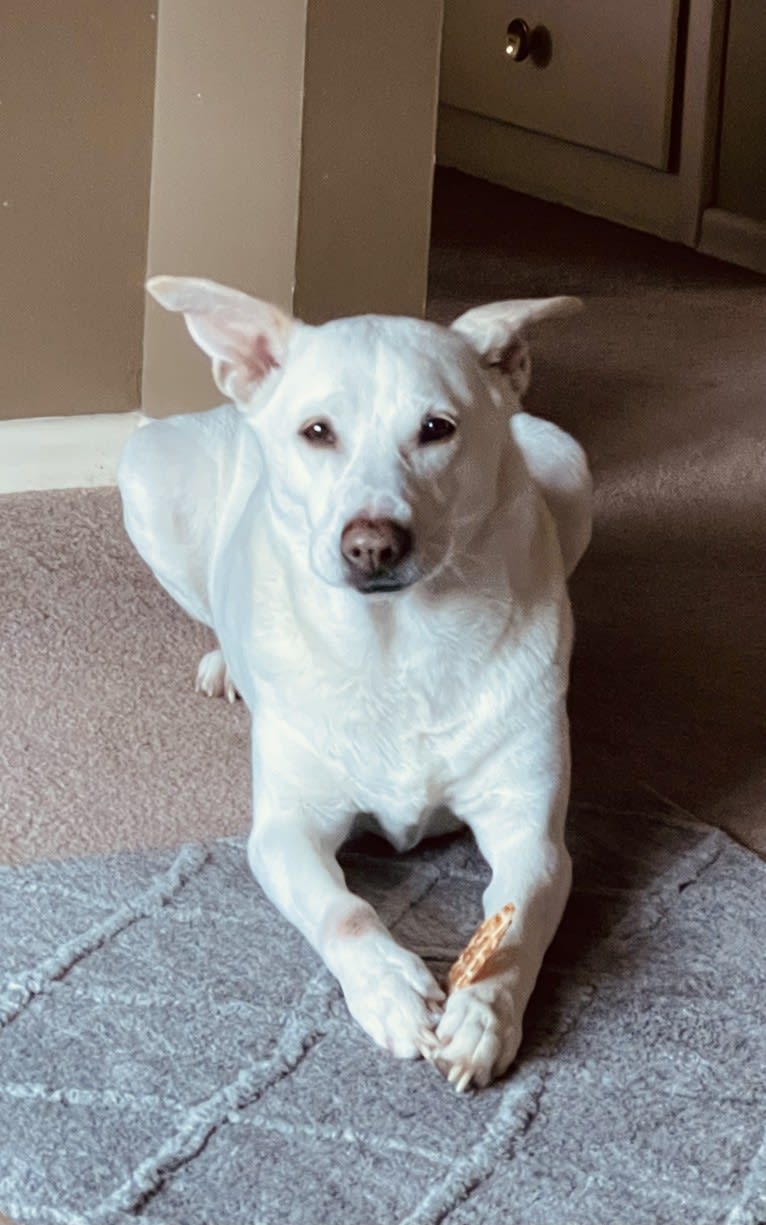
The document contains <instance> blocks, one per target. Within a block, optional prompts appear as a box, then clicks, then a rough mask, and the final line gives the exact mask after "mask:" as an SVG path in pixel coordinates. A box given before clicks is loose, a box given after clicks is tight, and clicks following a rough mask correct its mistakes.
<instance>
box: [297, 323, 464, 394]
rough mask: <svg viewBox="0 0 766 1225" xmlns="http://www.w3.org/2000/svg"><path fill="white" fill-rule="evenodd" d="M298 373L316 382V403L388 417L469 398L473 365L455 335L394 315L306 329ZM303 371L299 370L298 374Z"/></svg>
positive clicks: (299, 352) (300, 352)
mask: <svg viewBox="0 0 766 1225" xmlns="http://www.w3.org/2000/svg"><path fill="white" fill-rule="evenodd" d="M292 358H293V365H294V373H295V375H296V377H297V376H298V375H300V377H301V379H304V378H305V379H306V380H312V381H315V382H314V386H315V391H316V396H315V398H316V399H321V398H324V396H325V395H328V396H329V395H330V394H332V392H333V391H337V392H338V398H339V400H340V399H341V398H347V399H348V401H349V402H350V404H352V405H355V406H356V407H360V408H361V407H363V405H364V403H365V402H369V399H370V396H371V393H374V401H375V403H374V406H372V405H371V406H370V407H374V409H375V410H376V411H377V412H379V413H380V414H381V416H382V417H385V416H386V415H387V413H389V412H391V411H392V410H395V411H398V412H401V410H402V406H404V405H408V404H414V403H415V402H416V401H417V402H418V406H419V407H420V408H425V407H428V406H430V405H432V403H433V401H436V404H437V405H438V403H439V402H444V401H447V402H454V401H455V400H461V399H467V398H470V395H471V385H470V384H471V379H470V377H467V375H469V376H470V375H472V374H473V373H474V370H473V368H475V367H476V363H475V361H474V360H473V359H472V358H471V357H470V350H469V349H468V346H466V345H465V343H464V342H463V341H462V340H461V338H460V337H458V336H457V335H456V334H454V333H451V332H449V331H448V330H447V329H445V328H442V327H439V326H438V325H436V324H433V323H428V322H425V321H423V320H419V319H407V318H399V317H396V316H391V317H389V316H382V315H360V316H356V317H353V318H350V319H338V320H333V321H331V322H330V323H325V324H322V326H321V327H318V328H312V329H307V330H306V332H305V333H303V335H302V336H301V337H300V343H299V344H297V345H296V346H295V349H294V350H293V354H292ZM299 367H300V369H299Z"/></svg>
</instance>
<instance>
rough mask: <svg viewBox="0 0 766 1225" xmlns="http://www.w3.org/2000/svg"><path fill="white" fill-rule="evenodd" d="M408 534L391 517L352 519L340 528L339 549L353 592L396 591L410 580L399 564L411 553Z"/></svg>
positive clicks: (408, 531)
mask: <svg viewBox="0 0 766 1225" xmlns="http://www.w3.org/2000/svg"><path fill="white" fill-rule="evenodd" d="M412 543H413V542H412V533H411V532H410V530H409V528H406V527H405V526H404V525H403V524H401V523H396V522H395V520H393V519H365V518H357V519H353V520H352V521H351V523H347V524H346V526H345V528H344V529H343V534H342V536H341V539H340V551H341V554H342V556H343V560H344V562H345V566H346V574H347V577H348V580H349V582H350V583H352V584H353V586H354V587H356V589H357V591H361V592H364V593H365V594H371V593H372V592H384V591H399V590H400V589H401V588H402V587H407V586H409V584H410V583H411V582H412V576H411V575H408V576H406V577H405V575H404V574H403V573H402V570H401V564H402V562H404V561H405V560H406V559H407V558H408V557H409V555H410V553H411V552H412Z"/></svg>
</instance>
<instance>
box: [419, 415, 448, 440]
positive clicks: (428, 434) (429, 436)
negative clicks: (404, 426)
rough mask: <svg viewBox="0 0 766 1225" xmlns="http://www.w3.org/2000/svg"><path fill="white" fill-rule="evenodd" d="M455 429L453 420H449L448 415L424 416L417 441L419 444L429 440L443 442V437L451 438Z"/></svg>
mask: <svg viewBox="0 0 766 1225" xmlns="http://www.w3.org/2000/svg"><path fill="white" fill-rule="evenodd" d="M456 429H457V426H456V425H455V422H454V421H450V419H449V417H426V419H425V421H424V422H423V424H422V425H421V427H420V435H419V437H418V442H419V443H420V445H421V446H425V445H426V444H427V443H429V442H443V441H444V440H445V438H451V437H452V435H453V434H454V433H455V430H456Z"/></svg>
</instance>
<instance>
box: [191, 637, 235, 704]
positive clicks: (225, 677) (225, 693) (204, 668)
mask: <svg viewBox="0 0 766 1225" xmlns="http://www.w3.org/2000/svg"><path fill="white" fill-rule="evenodd" d="M194 688H195V690H196V691H197V693H204V694H205V697H208V698H223V697H225V698H226V701H227V702H236V700H237V690H236V687H235V685H234V681H233V680H232V679H231V674H230V672H229V669H228V667H227V666H226V660H225V659H224V657H223V651H220V650H216V651H208V653H207V655H203V656H202V659H201V660H200V662H199V667H198V668H197V680H196V682H195V685H194Z"/></svg>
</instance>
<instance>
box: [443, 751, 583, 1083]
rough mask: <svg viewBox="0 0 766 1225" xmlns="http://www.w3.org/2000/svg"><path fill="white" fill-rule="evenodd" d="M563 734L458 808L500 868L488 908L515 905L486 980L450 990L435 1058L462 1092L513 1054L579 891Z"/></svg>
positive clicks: (480, 784)
mask: <svg viewBox="0 0 766 1225" xmlns="http://www.w3.org/2000/svg"><path fill="white" fill-rule="evenodd" d="M554 740H555V745H554V751H553V752H552V753H550V752H541V753H536V752H535V746H534V745H530V746H529V747H528V749H527V750H526V752H524V753H522V757H523V758H524V757H525V758H526V760H525V764H524V770H523V772H522V773H523V778H521V779H520V778H519V777H518V773H519V770H518V761H519V758H518V756H517V753H518V751H519V748H520V746H519V745H516V746H515V749H514V753H513V757H512V758H511V757H510V756H509V758H508V759H507V765H506V767H505V768H503V767H502V766H501V767H500V768H499V769H498V766H497V763H494V765H493V767H492V768H491V769H490V772H489V774H487V773H485V772H484V771H482V773H481V776H480V777H477V778H475V779H474V780H473V782H472V785H471V786H470V787H469V788H468V789H467V790H466V792H465V793H464V795H463V804H462V806H461V807H459V809H458V811H459V812H460V815H461V816H463V818H464V819H465V820H466V823H467V824H468V825H469V826H470V828H471V830H472V831H473V833H474V836H475V837H476V841H477V843H478V845H479V849H480V850H481V852H482V854H483V855H484V857H485V858H486V860H487V862H488V863H489V865H490V867H491V869H492V880H491V882H490V884H489V886H488V887H487V889H486V891H485V893H484V897H483V908H484V914H485V916H487V917H488V916H489V915H492V914H494V913H495V912H496V911H497V910H499V909H500V908H501V907H502V906H504V905H505V904H506V903H507V902H512V903H513V905H514V906H515V913H514V916H513V921H512V923H511V927H510V929H509V931H508V933H507V935H506V936H505V937H504V939H503V942H502V944H501V946H500V948H499V949H498V950H497V952H496V953H495V954H493V956H492V957H491V958H490V959H489V961H488V962H487V964H486V966H485V967H484V969H483V970H482V971H481V972H480V975H479V977H478V979H477V980H475V981H473V982H472V983H471V984H470V985H469V986H467V987H463V988H458V989H456V990H454V991H453V992H452V993H451V994H450V996H449V998H448V1000H447V1003H446V1006H445V1010H444V1016H443V1018H442V1020H441V1022H440V1024H439V1026H438V1028H437V1031H436V1035H435V1040H434V1042H433V1043H432V1047H431V1051H430V1054H429V1057H430V1058H432V1059H433V1060H434V1062H435V1063H436V1065H437V1067H439V1068H440V1069H441V1070H442V1071H443V1072H444V1073H445V1075H447V1077H448V1079H449V1080H450V1082H451V1083H452V1084H454V1085H455V1086H456V1087H457V1088H458V1089H459V1090H461V1091H462V1090H463V1089H466V1088H468V1086H469V1085H470V1084H471V1083H474V1084H476V1085H486V1084H489V1082H490V1081H491V1080H493V1079H494V1078H495V1077H497V1076H501V1075H502V1074H503V1073H504V1072H505V1071H506V1069H507V1068H508V1067H509V1066H510V1064H511V1063H512V1062H513V1060H514V1058H515V1056H516V1052H517V1051H518V1048H519V1044H520V1042H521V1035H522V1020H523V1016H524V1010H525V1008H526V1006H527V1002H528V1000H529V997H530V995H531V993H532V989H533V987H534V985H535V981H536V979H537V976H538V973H539V970H540V965H541V963H542V959H543V956H544V954H545V950H546V949H547V947H548V945H549V943H550V941H551V940H552V938H553V935H554V934H555V931H556V928H557V927H558V925H559V922H560V920H561V916H562V914H563V911H564V907H565V905H566V901H567V898H568V896H569V890H570V886H571V860H570V858H569V854H568V852H567V850H566V847H565V845H564V838H563V826H564V817H565V811H566V803H567V797H568V787H569V768H568V748H567V746H566V745H565V744H561V743H560V737H559V736H556V737H554ZM556 745H558V751H556ZM549 748H550V746H549ZM504 773H505V774H506V777H505V779H503V774H504ZM514 775H515V776H516V777H514ZM498 776H499V777H498Z"/></svg>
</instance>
